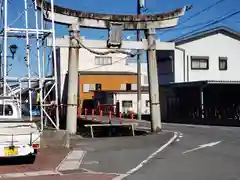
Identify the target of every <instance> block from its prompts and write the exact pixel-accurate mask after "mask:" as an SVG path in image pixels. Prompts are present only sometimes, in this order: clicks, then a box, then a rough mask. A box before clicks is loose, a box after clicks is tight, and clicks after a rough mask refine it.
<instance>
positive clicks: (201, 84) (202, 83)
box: [162, 80, 240, 87]
mask: <svg viewBox="0 0 240 180" xmlns="http://www.w3.org/2000/svg"><path fill="white" fill-rule="evenodd" d="M207 84H240V81H215V80H208V81H191V82H179V83H170V84H166V85H162V86H170V87H187V86H191V87H192V86H203V85H207Z"/></svg>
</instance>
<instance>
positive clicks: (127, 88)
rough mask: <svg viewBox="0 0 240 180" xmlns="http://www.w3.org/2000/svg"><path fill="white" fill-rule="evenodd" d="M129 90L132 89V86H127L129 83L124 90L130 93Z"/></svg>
mask: <svg viewBox="0 0 240 180" xmlns="http://www.w3.org/2000/svg"><path fill="white" fill-rule="evenodd" d="M131 89H132V85H131V84H129V83H127V84H126V90H127V91H131Z"/></svg>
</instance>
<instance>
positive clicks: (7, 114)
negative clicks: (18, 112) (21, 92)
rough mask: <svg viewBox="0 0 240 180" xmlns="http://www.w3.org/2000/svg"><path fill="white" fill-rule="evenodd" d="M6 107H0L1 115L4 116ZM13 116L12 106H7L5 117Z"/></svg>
mask: <svg viewBox="0 0 240 180" xmlns="http://www.w3.org/2000/svg"><path fill="white" fill-rule="evenodd" d="M3 106H4V105H2V104H1V105H0V115H3V109H4V107H3ZM12 114H13V109H12V106H10V105H5V116H11V115H12Z"/></svg>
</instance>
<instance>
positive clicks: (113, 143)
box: [75, 132, 173, 174]
mask: <svg viewBox="0 0 240 180" xmlns="http://www.w3.org/2000/svg"><path fill="white" fill-rule="evenodd" d="M172 137H173V133H172V132H163V133H160V134H158V135H150V136H135V137H131V136H130V137H114V138H96V139H83V140H81V141H80V143H79V144H76V147H75V150H77V149H80V150H85V151H87V152H86V155H85V156H84V158H83V161H82V163H81V165H80V169H81V168H84V169H85V170H89V171H94V172H103V173H116V174H124V173H126V172H127V171H129V170H130V169H132V168H134V167H136V166H137V165H139V164H140V163H141V162H142V161H143V160H144V159H146V158H147V157H148V156H149V155H150V154H152V153H153V152H155V151H156V150H157V149H158V148H159V147H161V146H163V145H164V144H165V143H166V142H168V141H169V139H171V138H172Z"/></svg>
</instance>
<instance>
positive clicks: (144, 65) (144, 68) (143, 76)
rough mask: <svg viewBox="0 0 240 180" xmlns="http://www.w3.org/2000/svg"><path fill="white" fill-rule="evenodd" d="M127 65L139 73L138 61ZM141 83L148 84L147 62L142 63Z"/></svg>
mask: <svg viewBox="0 0 240 180" xmlns="http://www.w3.org/2000/svg"><path fill="white" fill-rule="evenodd" d="M127 66H129V67H131V68H132V69H133V70H134V72H136V73H137V63H128V65H127ZM141 85H142V86H148V68H147V63H145V62H144V63H141Z"/></svg>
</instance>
